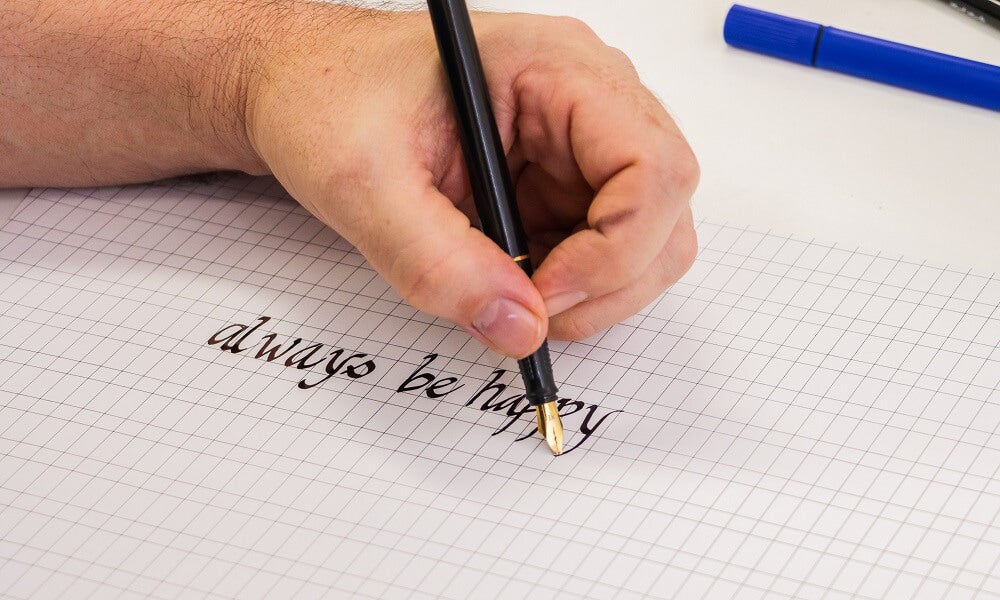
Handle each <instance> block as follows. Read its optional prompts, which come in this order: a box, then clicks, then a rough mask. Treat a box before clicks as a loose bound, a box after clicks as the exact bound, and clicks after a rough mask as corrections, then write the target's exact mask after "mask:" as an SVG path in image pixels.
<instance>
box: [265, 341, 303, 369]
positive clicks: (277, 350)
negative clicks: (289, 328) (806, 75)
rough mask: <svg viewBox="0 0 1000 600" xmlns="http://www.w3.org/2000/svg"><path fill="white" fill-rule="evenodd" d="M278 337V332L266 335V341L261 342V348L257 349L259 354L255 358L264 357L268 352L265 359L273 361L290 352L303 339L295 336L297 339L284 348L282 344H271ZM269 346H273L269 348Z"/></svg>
mask: <svg viewBox="0 0 1000 600" xmlns="http://www.w3.org/2000/svg"><path fill="white" fill-rule="evenodd" d="M276 337H278V334H276V333H269V334H267V335H265V336H264V343H263V344H261V346H260V350H258V351H257V355H256V356H254V358H264V355H265V354H266V355H267V358H265V359H264V360H266V361H267V362H272V361H274V360H276V359H278V358H281V357H282V356H284V355H286V354H288V353H289V351H291V349H292V348H294V347H296V346H298V345H299V342H301V341H302V338H295V340H294V341H293V342H292V343H291V344H288V345H286V346H285V347H284V349H283V350H282V347H281V344H275V345H274V346H271V343H272V342H274V338H276ZM268 346H271V347H270V348H268ZM286 366H287V365H286Z"/></svg>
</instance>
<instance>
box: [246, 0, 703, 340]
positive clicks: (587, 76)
mask: <svg viewBox="0 0 1000 600" xmlns="http://www.w3.org/2000/svg"><path fill="white" fill-rule="evenodd" d="M297 6H298V7H299V8H297V9H296V10H293V11H288V12H285V13H283V14H282V15H281V17H280V18H276V19H270V20H268V21H267V26H268V27H270V28H272V31H273V32H274V33H273V34H271V35H269V36H268V37H267V40H268V41H267V43H265V44H262V45H261V46H259V47H257V48H256V49H255V50H253V51H252V52H253V56H252V57H251V58H250V59H249V61H248V63H247V64H249V65H251V67H250V68H249V69H247V70H246V72H247V73H250V74H251V75H250V76H248V77H247V79H246V80H245V81H244V82H242V83H241V85H240V87H241V89H244V90H245V92H246V99H245V100H246V102H245V105H246V123H245V125H246V133H247V136H248V138H249V147H251V148H252V149H253V150H254V151H255V152H256V153H257V157H258V159H259V160H260V161H262V162H263V164H264V165H266V170H269V171H270V172H272V173H273V174H274V175H275V176H276V177H277V178H278V179H279V180H280V181H281V183H282V184H283V185H284V186H285V188H286V189H287V190H288V191H289V192H290V193H291V194H292V196H294V197H295V198H296V199H297V200H298V201H299V202H301V203H302V205H303V206H305V207H306V208H307V209H308V210H309V211H310V212H312V213H313V214H314V215H315V216H317V217H318V218H320V219H321V220H323V221H324V222H326V223H327V224H328V225H330V226H331V227H333V228H334V229H335V230H336V231H338V232H339V233H340V234H341V235H343V236H344V237H345V238H346V239H347V240H348V241H350V242H351V243H352V244H354V245H355V246H356V247H357V248H358V249H359V250H360V251H361V252H362V253H363V254H364V255H365V257H366V258H367V259H368V260H369V262H370V263H371V264H372V265H373V266H374V267H375V269H376V270H378V271H379V273H381V274H382V275H383V276H384V277H385V278H386V279H387V280H388V281H389V282H390V283H391V284H392V286H393V287H394V288H395V289H396V290H397V291H398V292H399V293H400V294H401V295H402V296H403V297H404V298H405V299H406V300H407V301H408V302H410V303H411V304H412V305H413V306H415V307H416V308H418V309H420V310H423V311H425V312H428V313H430V314H433V315H437V316H440V317H444V318H447V319H449V320H451V321H453V322H454V323H456V324H458V325H459V326H461V327H462V328H464V329H465V330H466V331H468V332H469V333H470V334H471V335H473V336H474V337H476V338H477V339H479V340H480V341H481V342H483V343H484V344H486V345H487V346H489V347H490V348H492V349H493V350H495V351H497V352H500V353H503V354H507V355H511V356H515V357H522V356H525V355H527V354H530V353H531V352H533V351H534V350H535V349H536V348H537V347H538V346H539V345H540V344H541V342H542V341H543V340H544V338H545V336H546V335H549V336H551V337H553V338H556V339H580V338H584V337H587V336H590V335H592V334H594V333H596V332H598V331H600V330H601V329H604V328H606V327H608V326H610V325H612V324H614V323H616V322H618V321H620V320H621V319H623V318H625V317H627V316H629V315H631V314H634V313H635V312H636V311H638V310H639V309H641V308H642V307H643V306H645V305H646V304H648V303H649V302H650V301H652V300H653V299H655V298H656V297H657V296H658V295H659V294H660V293H661V292H662V291H663V290H664V289H665V288H666V287H667V286H668V285H670V284H671V283H673V282H674V281H676V280H677V279H678V278H679V277H680V276H681V275H682V274H683V273H684V272H685V271H686V270H687V269H688V268H689V267H690V265H691V263H692V261H693V260H694V255H695V253H696V249H697V243H696V238H695V232H694V228H693V223H692V216H691V210H690V207H689V203H688V202H689V199H690V197H691V195H692V193H693V191H694V188H695V186H696V185H697V180H698V166H697V162H696V161H695V158H694V155H693V154H692V152H691V150H690V148H689V147H688V145H687V143H686V142H685V140H684V138H683V136H682V135H681V133H680V132H679V131H678V129H677V127H676V126H675V124H674V123H673V121H672V120H671V119H670V117H669V116H668V115H667V113H666V111H665V110H664V109H663V107H662V106H661V105H660V103H659V102H658V101H657V100H656V99H655V98H654V97H653V96H652V94H651V93H650V92H649V91H648V90H647V89H646V88H645V87H643V85H642V84H641V82H640V81H639V78H638V76H637V74H636V72H635V70H634V68H633V67H632V65H631V63H630V62H629V60H628V59H627V58H626V57H625V56H624V54H622V53H621V52H619V51H618V50H615V49H613V48H610V47H608V46H606V45H605V44H604V43H602V42H601V41H600V40H599V39H598V38H597V37H596V35H594V34H593V32H591V31H590V30H589V28H587V27H586V26H585V25H583V24H582V23H580V22H579V21H575V20H571V19H565V18H551V17H541V16H533V15H512V14H505V15H500V14H476V15H474V16H473V23H474V27H475V29H476V35H477V39H478V44H479V48H480V53H481V55H482V60H483V65H484V69H485V71H486V75H487V78H488V80H489V87H490V91H491V95H492V98H493V106H494V111H495V113H496V120H497V124H498V126H499V129H500V133H501V136H502V137H503V140H504V147H505V149H506V151H507V155H508V161H509V165H510V169H511V175H512V179H513V180H514V181H515V182H516V187H517V199H518V204H519V208H520V212H521V216H522V219H523V221H524V226H525V230H526V233H527V236H528V239H529V247H530V251H531V257H532V260H533V261H534V262H535V264H536V265H537V267H536V271H535V275H534V277H533V279H532V280H529V279H528V278H527V277H526V276H525V275H524V273H523V272H522V271H521V269H520V268H518V267H517V265H516V264H515V263H514V262H513V261H511V259H510V257H508V256H507V255H505V254H504V253H503V252H502V251H501V250H500V249H499V248H498V247H497V246H496V245H495V244H493V242H491V241H490V240H489V239H488V238H487V237H486V236H485V235H483V234H482V233H481V232H480V231H479V230H477V229H475V228H474V227H473V226H472V223H473V222H475V221H476V219H475V209H474V205H473V203H472V200H471V197H470V189H469V184H468V180H467V175H466V170H465V165H464V161H463V159H462V151H461V147H460V144H459V140H458V136H457V132H456V125H455V117H454V113H453V109H452V105H451V100H450V97H449V95H448V90H447V87H446V83H445V80H444V75H443V70H442V67H441V65H440V60H439V58H438V54H437V47H436V45H435V40H434V37H433V30H432V27H431V23H430V19H429V17H428V16H427V15H426V14H424V13H387V12H379V11H367V10H361V9H354V8H346V7H340V6H338V7H333V6H330V5H322V4H320V3H315V4H314V3H302V4H300V5H297Z"/></svg>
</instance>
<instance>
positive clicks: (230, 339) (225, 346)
mask: <svg viewBox="0 0 1000 600" xmlns="http://www.w3.org/2000/svg"><path fill="white" fill-rule="evenodd" d="M257 320H258V321H259V323H257V324H256V325H254V326H253V327H250V328H249V329H247V326H246V325H241V324H239V323H236V324H235V325H227V326H226V327H223V328H222V329H220V330H219V331H217V332H216V333H215V335H213V336H212V337H210V338H208V345H209V346H214V345H215V344H218V343H220V342H221V343H222V345H221V346H219V350H222V351H223V352H232V353H233V354H239V353H240V352H243V351H245V350H246V348H240V344H241V343H242V342H243V341H245V340H246V339H247V337H248V336H249V335H250V334H251V333H253V332H255V331H257V330H258V329H260V326H261V325H263V324H264V323H267V322H268V321H270V320H271V317H258V318H257ZM233 327H235V328H236V331H234V332H233V333H231V334H229V335H228V336H226V337H219V336H220V335H222V334H223V333H224V332H225V331H226V330H227V329H232V328H233ZM241 332H242V334H243V335H240V333H241ZM236 336H240V338H239V339H235V338H236Z"/></svg>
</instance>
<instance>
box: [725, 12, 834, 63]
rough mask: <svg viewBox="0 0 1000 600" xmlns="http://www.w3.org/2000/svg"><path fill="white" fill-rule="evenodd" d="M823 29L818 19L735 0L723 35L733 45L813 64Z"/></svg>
mask: <svg viewBox="0 0 1000 600" xmlns="http://www.w3.org/2000/svg"><path fill="white" fill-rule="evenodd" d="M821 29H822V26H820V25H819V24H818V23H810V22H809V21H802V20H799V19H790V18H788V17H784V16H781V15H776V14H774V13H769V12H764V11H762V10H757V9H754V8H748V7H746V6H741V5H739V4H734V5H733V7H732V8H731V9H729V14H728V15H727V16H726V25H725V28H724V29H723V36H724V37H725V38H726V43H727V44H729V45H730V46H735V47H737V48H743V49H744V50H752V51H754V52H759V53H761V54H767V55H769V56H774V57H777V58H783V59H785V60H790V61H792V62H797V63H801V64H804V65H811V64H813V58H814V56H815V54H816V41H817V39H818V38H819V33H820V30H821Z"/></svg>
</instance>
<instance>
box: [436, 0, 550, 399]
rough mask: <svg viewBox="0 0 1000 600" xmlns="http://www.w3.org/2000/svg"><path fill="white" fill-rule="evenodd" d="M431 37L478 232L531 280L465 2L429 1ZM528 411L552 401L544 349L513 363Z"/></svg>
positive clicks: (509, 181)
mask: <svg viewBox="0 0 1000 600" xmlns="http://www.w3.org/2000/svg"><path fill="white" fill-rule="evenodd" d="M427 8H428V9H429V11H430V14H431V22H432V23H433V24H434V37H435V38H436V39H437V45H438V51H439V53H440V55H441V61H442V63H443V64H444V70H445V74H446V75H447V77H448V84H449V88H450V89H451V97H452V100H453V101H454V103H455V116H456V118H457V120H458V133H459V138H460V139H461V143H462V152H463V153H464V156H465V162H466V168H467V169H468V171H469V180H470V183H471V186H472V195H473V198H474V199H475V203H476V212H477V213H478V214H479V221H480V226H481V227H482V229H483V233H485V234H486V235H487V237H489V238H490V239H491V240H493V241H494V242H495V243H496V244H497V245H498V246H500V248H501V249H502V250H503V251H504V252H506V253H507V254H508V255H509V256H510V257H511V258H512V259H513V260H515V261H517V264H518V265H519V266H520V267H521V269H523V270H524V272H525V273H526V274H527V275H528V276H529V277H531V272H532V268H531V261H530V260H529V259H528V244H527V242H526V241H525V235H524V229H523V226H522V225H521V216H520V215H519V214H518V210H517V197H516V192H515V189H514V186H513V185H512V184H511V180H510V171H509V170H508V168H507V156H506V155H505V153H504V150H503V142H502V140H501V139H500V132H499V130H498V129H497V123H496V118H495V117H494V114H493V105H492V102H490V93H489V87H488V86H487V85H486V75H485V74H484V72H483V64H482V61H481V60H480V58H479V48H478V46H477V44H476V36H475V33H474V32H473V30H472V21H471V20H470V19H469V10H468V8H467V7H466V5H465V1H464V0H428V2H427ZM518 367H519V368H520V370H521V377H522V379H523V380H524V387H525V396H526V398H527V399H528V402H530V403H531V404H532V405H533V406H539V405H542V404H546V403H548V402H553V401H555V400H556V399H557V393H558V391H557V389H556V384H555V380H554V378H553V376H552V364H551V362H550V359H549V349H548V344H546V343H543V344H542V346H541V347H540V348H539V349H538V350H537V351H536V352H535V353H534V354H532V355H531V356H528V357H526V358H524V359H521V360H520V361H518Z"/></svg>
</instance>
